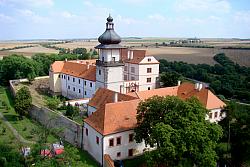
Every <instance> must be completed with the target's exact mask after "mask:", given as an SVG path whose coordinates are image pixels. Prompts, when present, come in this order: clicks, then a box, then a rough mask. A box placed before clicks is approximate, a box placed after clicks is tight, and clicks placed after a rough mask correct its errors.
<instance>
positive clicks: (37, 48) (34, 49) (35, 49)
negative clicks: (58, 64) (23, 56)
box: [10, 45, 59, 54]
mask: <svg viewBox="0 0 250 167" xmlns="http://www.w3.org/2000/svg"><path fill="white" fill-rule="evenodd" d="M10 52H22V53H55V54H57V53H59V51H58V50H55V49H51V48H45V47H42V46H41V45H38V46H35V47H29V48H22V49H14V50H10Z"/></svg>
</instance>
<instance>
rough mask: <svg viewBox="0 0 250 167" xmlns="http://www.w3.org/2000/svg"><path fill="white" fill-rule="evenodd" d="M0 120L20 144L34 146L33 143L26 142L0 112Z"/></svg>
mask: <svg viewBox="0 0 250 167" xmlns="http://www.w3.org/2000/svg"><path fill="white" fill-rule="evenodd" d="M0 119H2V120H3V121H4V123H5V124H6V125H7V126H8V127H9V129H10V130H11V131H12V133H13V135H14V136H15V137H16V138H17V139H18V140H19V141H20V142H21V143H25V144H35V142H34V141H28V140H26V139H24V138H23V136H21V135H20V134H19V133H18V132H17V130H16V129H15V128H14V127H13V126H12V125H11V124H10V123H9V121H8V120H7V119H6V118H5V117H4V115H3V114H2V113H1V112H0Z"/></svg>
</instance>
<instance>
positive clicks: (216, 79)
mask: <svg viewBox="0 0 250 167" xmlns="http://www.w3.org/2000/svg"><path fill="white" fill-rule="evenodd" d="M214 60H215V61H216V62H218V64H215V65H214V66H211V65H208V64H198V65H195V64H187V63H184V62H168V61H167V60H160V72H177V73H178V74H181V75H182V76H184V77H187V78H191V79H195V80H199V81H202V82H207V83H210V88H211V90H213V91H215V93H216V94H219V95H223V96H224V97H226V98H228V99H238V100H240V101H242V102H247V103H249V102H250V68H249V67H245V66H240V65H239V64H237V63H234V62H233V61H231V60H230V59H229V58H228V57H226V56H225V54H224V53H220V54H217V55H216V56H214Z"/></svg>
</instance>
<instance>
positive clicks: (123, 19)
mask: <svg viewBox="0 0 250 167" xmlns="http://www.w3.org/2000/svg"><path fill="white" fill-rule="evenodd" d="M116 20H117V22H122V23H125V24H128V25H129V24H135V23H137V22H138V21H137V20H135V19H133V18H128V17H127V18H126V17H122V16H121V15H117V16H116Z"/></svg>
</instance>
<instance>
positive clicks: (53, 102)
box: [45, 96, 60, 110]
mask: <svg viewBox="0 0 250 167" xmlns="http://www.w3.org/2000/svg"><path fill="white" fill-rule="evenodd" d="M45 103H46V105H47V106H48V107H49V109H51V110H56V109H57V107H58V105H59V104H60V99H59V98H58V97H56V96H53V97H48V98H46V101H45Z"/></svg>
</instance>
